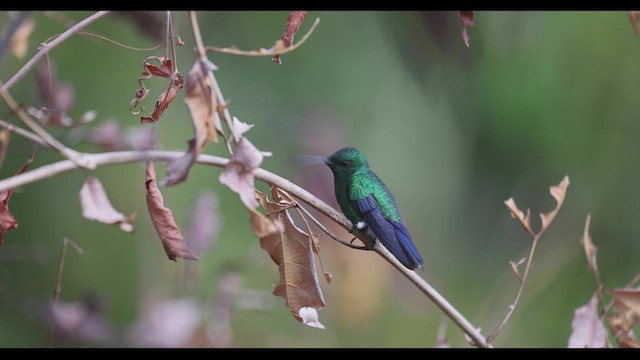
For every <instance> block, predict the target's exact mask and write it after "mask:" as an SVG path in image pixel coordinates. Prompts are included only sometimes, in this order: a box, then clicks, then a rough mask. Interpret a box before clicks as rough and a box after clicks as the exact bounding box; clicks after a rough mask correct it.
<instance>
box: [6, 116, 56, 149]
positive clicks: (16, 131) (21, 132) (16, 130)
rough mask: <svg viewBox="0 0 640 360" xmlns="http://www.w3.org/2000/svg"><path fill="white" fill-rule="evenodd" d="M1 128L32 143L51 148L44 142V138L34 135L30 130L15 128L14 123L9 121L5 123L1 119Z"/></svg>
mask: <svg viewBox="0 0 640 360" xmlns="http://www.w3.org/2000/svg"><path fill="white" fill-rule="evenodd" d="M0 126H2V127H3V128H5V129H7V130H9V131H11V132H12V133H14V134H16V135H19V136H22V137H23V138H25V139H29V140H31V141H33V142H34V143H37V144H39V145H42V146H44V147H49V144H47V143H46V142H45V141H44V140H42V138H41V137H40V136H38V135H36V134H34V133H32V132H31V131H29V130H25V129H23V128H21V127H19V126H15V125H13V124H12V123H10V122H8V121H4V120H2V119H0Z"/></svg>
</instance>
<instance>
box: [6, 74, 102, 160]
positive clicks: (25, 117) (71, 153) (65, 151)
mask: <svg viewBox="0 0 640 360" xmlns="http://www.w3.org/2000/svg"><path fill="white" fill-rule="evenodd" d="M0 85H2V81H1V80H0ZM3 89H4V88H0V97H1V98H2V100H3V101H4V102H5V104H7V106H8V107H9V109H11V111H13V112H14V113H15V114H16V115H18V118H20V120H22V122H23V123H25V125H27V126H28V127H29V128H30V129H31V131H33V132H34V133H36V134H37V135H38V136H40V138H42V140H44V141H45V142H46V143H47V144H48V145H49V147H51V148H53V149H55V150H57V151H58V152H59V153H60V154H62V155H63V156H65V157H67V158H69V159H70V160H71V161H73V162H75V163H76V164H77V165H78V166H80V167H81V168H83V169H89V170H93V169H95V165H94V164H93V163H92V162H91V161H90V160H89V158H86V157H83V156H82V154H81V153H79V152H77V151H75V150H73V149H70V148H68V147H66V146H65V145H64V144H62V143H61V142H60V141H58V140H57V139H56V138H54V137H53V136H51V135H50V134H49V133H48V132H47V131H46V130H45V129H43V128H42V127H41V126H40V125H39V124H38V123H37V122H36V121H35V120H33V119H32V118H31V116H29V114H27V113H26V112H25V111H24V110H23V109H22V108H21V107H20V106H18V103H17V102H16V101H15V100H14V99H13V96H11V94H9V92H8V91H5V90H3Z"/></svg>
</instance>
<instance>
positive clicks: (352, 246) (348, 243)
mask: <svg viewBox="0 0 640 360" xmlns="http://www.w3.org/2000/svg"><path fill="white" fill-rule="evenodd" d="M298 208H299V209H300V210H301V211H302V212H303V213H304V214H305V215H307V217H309V219H311V221H313V223H314V224H316V226H317V227H319V228H320V230H322V231H323V232H324V233H325V234H327V235H328V236H329V237H330V238H332V239H333V240H335V241H337V242H339V243H340V244H342V245H344V246H348V247H350V248H352V249H356V250H371V249H369V248H367V247H366V246H358V245H353V244H352V243H350V242H348V241H346V240H343V239H342V238H341V237H339V236H338V235H336V234H334V233H333V232H332V231H331V230H329V229H328V228H327V227H326V226H324V225H322V223H321V222H320V221H319V220H318V219H316V218H315V217H314V216H313V215H311V213H310V212H309V211H308V210H307V209H305V208H304V206H302V205H299V206H298Z"/></svg>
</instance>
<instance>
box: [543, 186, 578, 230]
mask: <svg viewBox="0 0 640 360" xmlns="http://www.w3.org/2000/svg"><path fill="white" fill-rule="evenodd" d="M570 183H571V182H570V181H569V177H568V176H566V175H565V176H564V178H562V181H560V183H559V184H558V185H555V186H552V187H550V188H549V193H550V194H551V196H553V198H554V199H556V207H555V208H554V209H553V210H551V211H550V212H548V213H546V214H543V213H540V219H542V228H541V229H540V231H539V232H538V234H542V233H543V232H544V231H545V230H547V228H548V227H549V225H551V222H553V219H555V218H556V215H557V214H558V211H559V210H560V207H561V206H562V203H563V202H564V196H565V195H566V193H567V187H569V184H570Z"/></svg>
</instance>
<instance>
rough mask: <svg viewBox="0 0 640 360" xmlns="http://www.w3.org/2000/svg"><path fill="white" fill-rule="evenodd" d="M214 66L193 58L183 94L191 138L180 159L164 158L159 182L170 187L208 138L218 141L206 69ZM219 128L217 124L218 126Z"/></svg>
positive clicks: (215, 104) (183, 177) (215, 106)
mask: <svg viewBox="0 0 640 360" xmlns="http://www.w3.org/2000/svg"><path fill="white" fill-rule="evenodd" d="M214 69H215V65H214V64H212V63H211V62H203V61H200V60H196V62H195V64H193V67H192V69H191V71H189V76H188V78H187V83H186V85H187V96H186V98H185V100H184V102H185V103H186V104H187V108H189V112H190V113H191V119H192V123H193V130H194V133H195V137H194V138H193V140H190V141H189V148H188V150H187V152H186V153H185V154H184V155H183V156H182V157H180V158H178V159H174V160H169V161H167V167H166V171H167V175H166V176H165V177H164V178H163V179H162V181H161V182H160V183H161V184H162V185H166V186H171V185H175V184H178V183H181V182H183V181H184V180H186V179H187V176H188V175H189V170H191V167H192V166H193V163H194V162H195V161H196V158H197V157H198V155H200V154H202V152H203V151H204V149H205V148H206V146H207V143H208V142H209V141H214V142H217V141H218V137H217V133H216V131H217V128H216V124H220V118H219V115H218V101H217V97H216V93H215V91H213V84H212V82H211V77H210V76H209V72H210V71H213V70H214ZM218 127H219V125H218Z"/></svg>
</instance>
